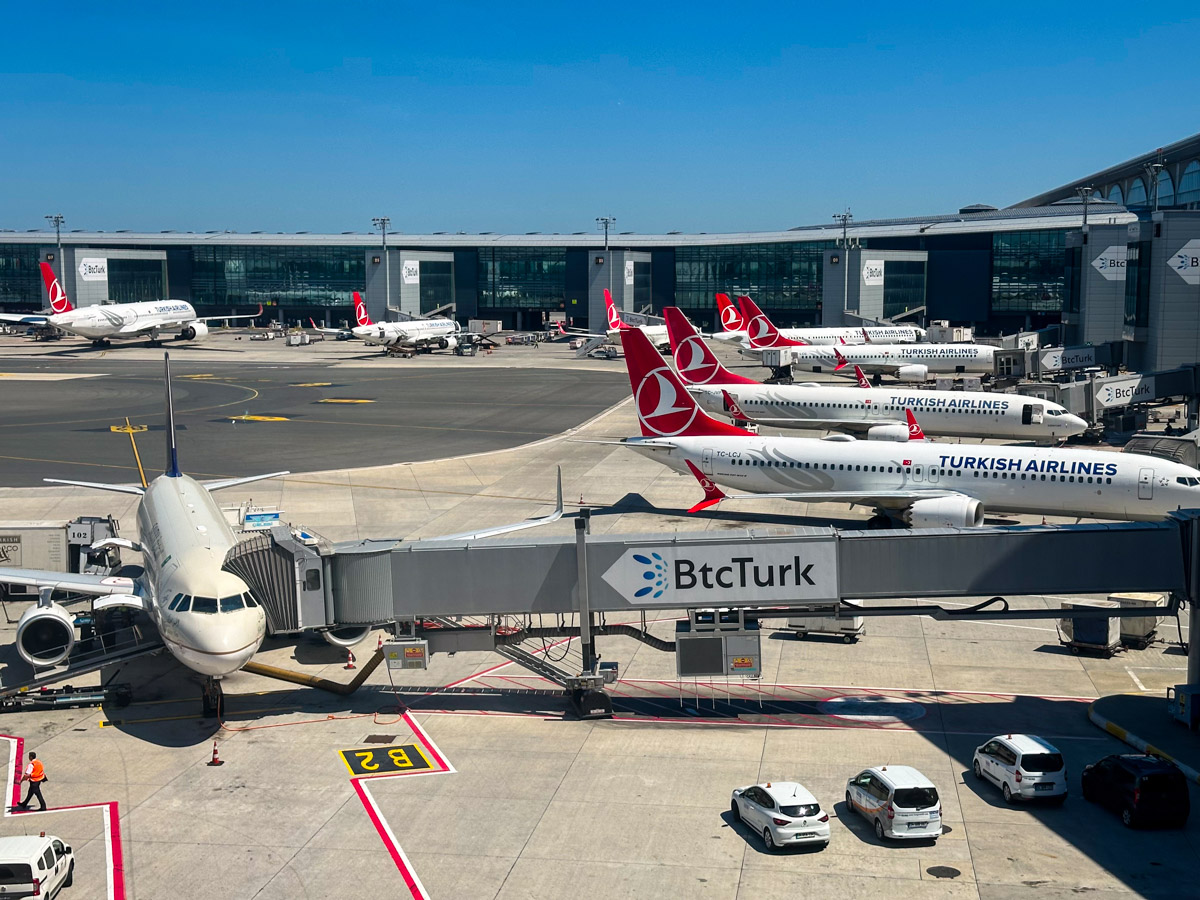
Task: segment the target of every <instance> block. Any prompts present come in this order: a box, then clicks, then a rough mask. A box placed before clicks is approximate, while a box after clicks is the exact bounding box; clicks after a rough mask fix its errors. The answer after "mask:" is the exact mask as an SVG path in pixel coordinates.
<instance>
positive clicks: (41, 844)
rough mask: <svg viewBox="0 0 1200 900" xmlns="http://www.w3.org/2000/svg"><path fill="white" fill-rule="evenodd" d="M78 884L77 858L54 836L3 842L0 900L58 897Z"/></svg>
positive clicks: (20, 836)
mask: <svg viewBox="0 0 1200 900" xmlns="http://www.w3.org/2000/svg"><path fill="white" fill-rule="evenodd" d="M74 880H75V855H74V853H72V851H71V848H70V846H69V845H68V844H65V843H63V842H62V840H60V839H59V838H56V837H54V835H48V834H46V832H44V831H43V832H42V833H41V834H39V835H19V836H14V837H3V838H0V897H5V898H7V897H49V898H53V897H57V896H58V892H59V891H61V890H62V889H63V888H65V887H70V886H71V884H72V882H74Z"/></svg>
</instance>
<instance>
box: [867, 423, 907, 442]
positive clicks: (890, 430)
mask: <svg viewBox="0 0 1200 900" xmlns="http://www.w3.org/2000/svg"><path fill="white" fill-rule="evenodd" d="M867 440H868V441H902V442H903V441H907V440H908V426H907V425H872V426H871V427H870V428H868V429H867Z"/></svg>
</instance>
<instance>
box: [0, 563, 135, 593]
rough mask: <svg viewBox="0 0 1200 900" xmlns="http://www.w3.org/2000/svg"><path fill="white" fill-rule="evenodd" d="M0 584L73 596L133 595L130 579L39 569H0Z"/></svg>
mask: <svg viewBox="0 0 1200 900" xmlns="http://www.w3.org/2000/svg"><path fill="white" fill-rule="evenodd" d="M0 584H20V585H24V586H25V587H32V588H37V589H38V590H43V589H47V588H49V589H53V590H56V591H67V592H70V593H73V594H92V595H94V596H107V595H109V594H122V595H129V596H132V595H133V591H134V584H133V579H132V578H121V577H119V576H116V575H80V574H75V573H72V572H49V571H44V570H41V569H8V568H0Z"/></svg>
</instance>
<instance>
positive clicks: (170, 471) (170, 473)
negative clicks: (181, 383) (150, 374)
mask: <svg viewBox="0 0 1200 900" xmlns="http://www.w3.org/2000/svg"><path fill="white" fill-rule="evenodd" d="M163 367H164V369H165V371H166V381H167V470H166V471H165V472H164V473H163V474H164V475H166V476H167V477H168V478H178V477H179V476H180V475H182V474H183V473H182V472H180V471H179V449H178V447H176V446H175V398H174V396H172V394H171V354H170V353H164V354H163Z"/></svg>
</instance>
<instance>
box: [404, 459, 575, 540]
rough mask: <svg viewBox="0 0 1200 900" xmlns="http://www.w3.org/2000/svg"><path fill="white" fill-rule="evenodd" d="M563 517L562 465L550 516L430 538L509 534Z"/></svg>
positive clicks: (458, 538)
mask: <svg viewBox="0 0 1200 900" xmlns="http://www.w3.org/2000/svg"><path fill="white" fill-rule="evenodd" d="M562 517H563V487H562V467H561V466H560V467H559V469H558V500H557V502H556V504H555V507H554V512H552V513H550V515H548V516H540V517H539V518H536V519H526V520H525V521H524V522H515V523H513V524H512V525H497V526H495V527H493V528H483V529H480V530H479V531H464V532H460V533H459V534H447V535H443V536H441V537H436V538H428V540H432V541H472V540H475V539H477V538H486V537H497V536H498V535H501V534H509V533H511V532H513V531H523V530H524V529H526V528H536V527H537V526H539V525H549V524H550V523H551V522H557V521H558V520H559V519H561V518H562Z"/></svg>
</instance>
